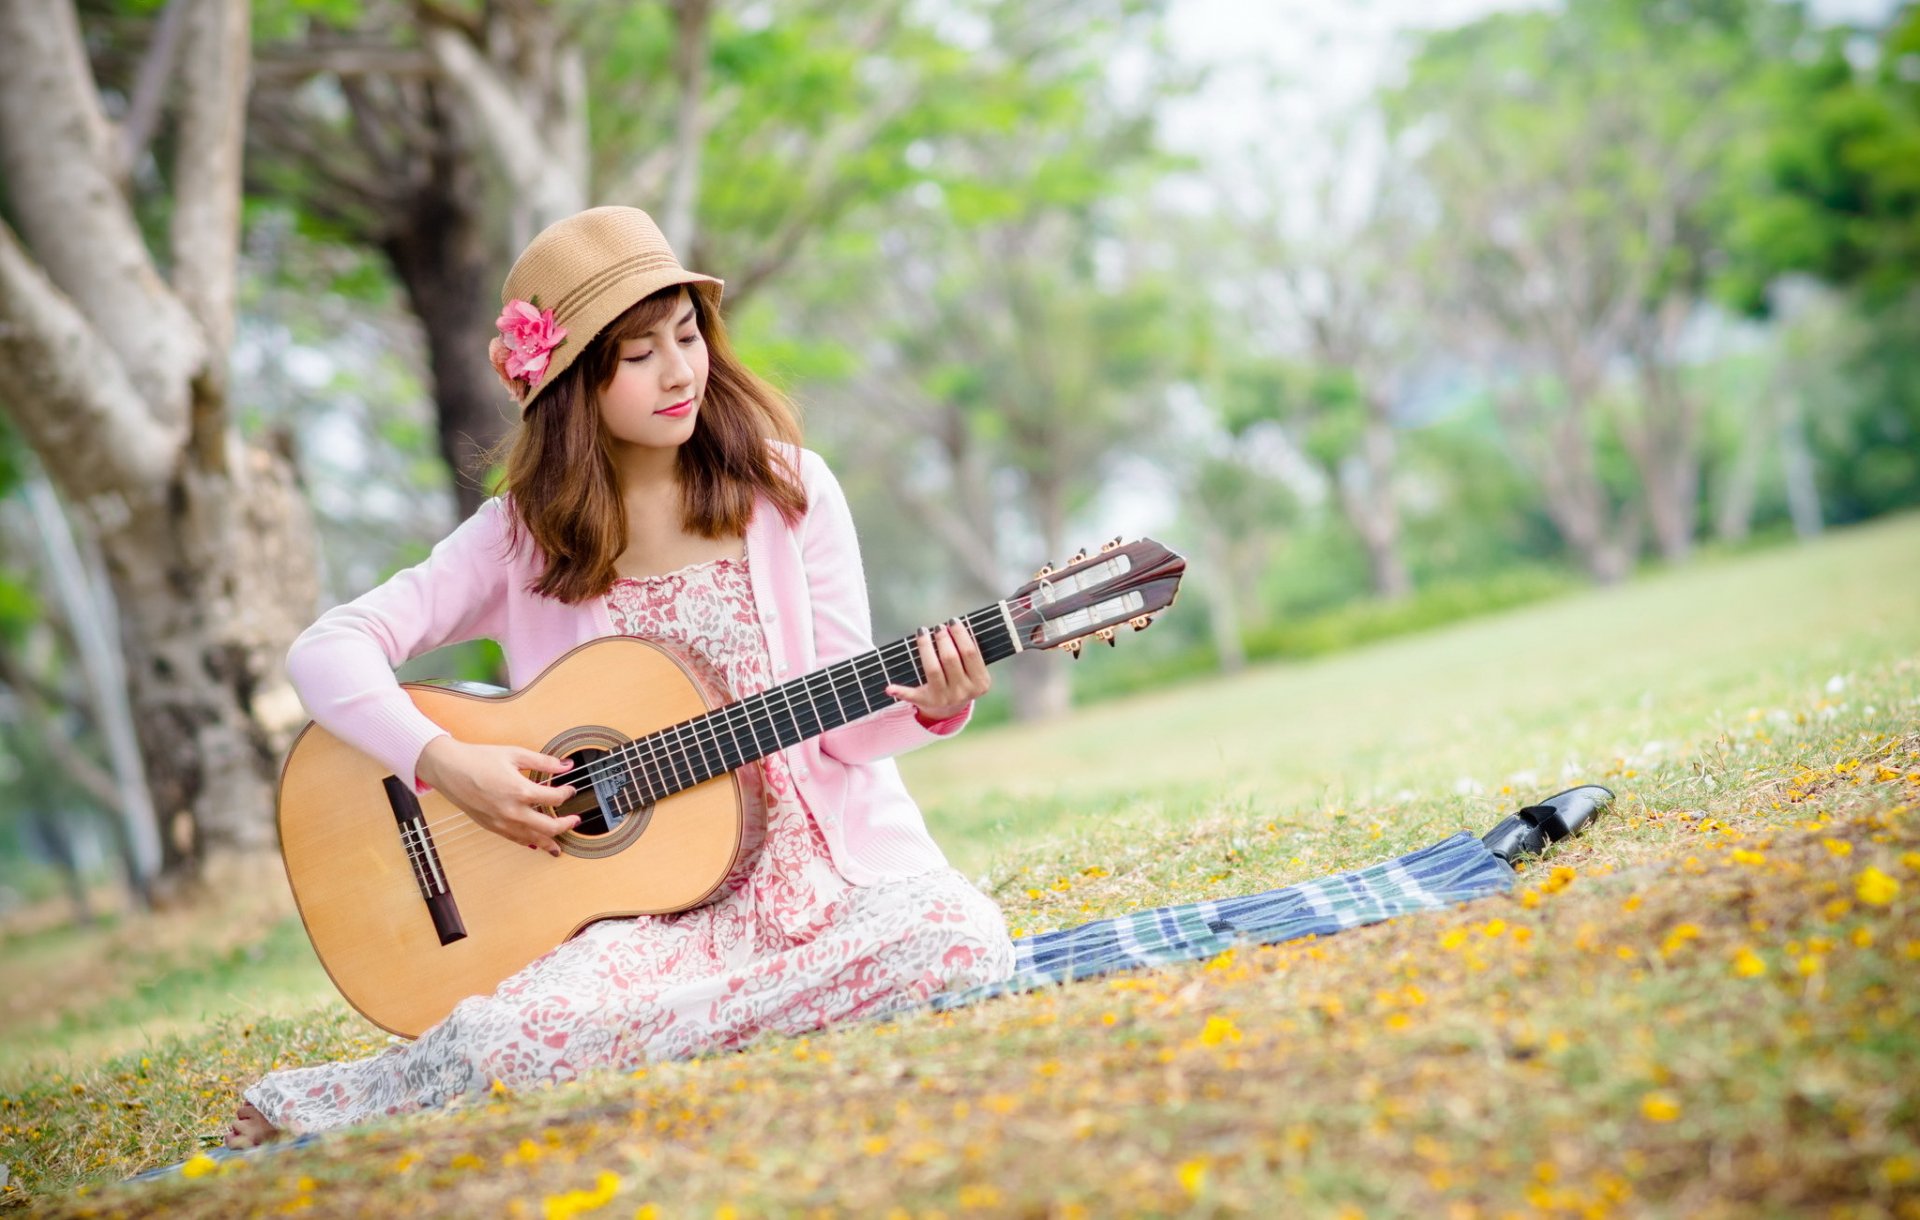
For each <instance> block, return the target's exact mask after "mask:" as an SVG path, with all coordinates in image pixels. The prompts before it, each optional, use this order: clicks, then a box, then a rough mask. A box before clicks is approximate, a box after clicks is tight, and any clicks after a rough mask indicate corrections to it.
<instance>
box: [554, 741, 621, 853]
mask: <svg viewBox="0 0 1920 1220" xmlns="http://www.w3.org/2000/svg"><path fill="white" fill-rule="evenodd" d="M606 756H607V751H605V750H596V749H585V750H573V751H570V752H569V753H568V754H567V755H566V757H568V758H569V759H572V760H573V770H571V771H569V772H567V773H566V774H565V775H562V776H561V777H560V779H559V780H558V781H556V782H566V779H567V776H570V775H588V776H591V775H593V774H594V771H595V770H597V769H598V767H599V764H600V760H601V759H603V758H605V757H606ZM621 804H622V801H621V799H620V791H619V789H617V788H615V787H614V786H613V785H611V784H606V783H604V782H603V783H592V782H589V783H588V784H586V785H582V786H581V791H580V792H579V793H578V794H576V795H575V797H574V799H573V800H571V801H568V802H567V803H566V804H565V805H563V806H562V807H561V808H560V809H559V810H558V812H561V813H578V814H579V815H580V824H579V825H578V826H575V827H574V828H573V833H574V834H577V835H579V836H581V837H582V838H589V839H591V838H597V837H598V836H600V835H604V834H612V833H613V832H614V831H616V830H618V829H619V828H620V823H622V822H624V821H626V820H627V814H626V812H625V811H624V810H622V809H621V808H620V806H621ZM576 806H578V807H576Z"/></svg>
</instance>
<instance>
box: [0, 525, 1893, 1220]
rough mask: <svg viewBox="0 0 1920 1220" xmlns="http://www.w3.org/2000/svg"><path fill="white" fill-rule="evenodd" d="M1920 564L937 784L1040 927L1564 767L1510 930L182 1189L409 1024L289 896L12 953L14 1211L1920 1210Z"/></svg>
mask: <svg viewBox="0 0 1920 1220" xmlns="http://www.w3.org/2000/svg"><path fill="white" fill-rule="evenodd" d="M1916 555H1920V519H1913V518H1907V519H1901V520H1896V521H1892V522H1886V523H1882V524H1879V525H1876V526H1872V527H1869V528H1865V529H1859V530H1852V531H1847V532H1845V533H1843V534H1840V535H1837V536H1834V537H1831V538H1828V539H1826V540H1823V541H1822V542H1821V543H1819V544H1818V545H1815V546H1810V547H1803V548H1795V549H1791V550H1781V551H1769V552H1764V553H1759V554H1752V555H1745V556H1738V557H1730V558H1727V559H1724V560H1717V561H1714V562H1711V563H1708V564H1703V565H1701V566H1699V567H1696V568H1693V569H1689V570H1683V571H1675V572H1666V573H1662V574H1660V575H1658V576H1655V577H1652V578H1649V579H1647V580H1644V581H1642V582H1640V583H1637V584H1634V585H1631V586H1628V587H1625V588H1622V589H1617V590H1610V591H1603V592H1596V593H1592V594H1587V595H1582V596H1578V597H1573V598H1567V599H1563V600H1558V601H1555V602H1552V603H1549V604H1546V605H1540V606H1534V607H1531V608H1527V609H1524V610H1518V611H1514V612H1511V613H1508V614H1504V615H1501V616H1498V617H1496V618H1493V619H1485V620H1476V621H1473V622H1469V623H1463V624H1458V625H1455V626H1452V627H1449V628H1447V629H1444V630H1442V631H1437V632H1432V633H1428V634H1425V635H1421V636H1418V637H1409V638H1403V639H1396V640H1394V641H1391V642H1387V643H1384V644H1381V645H1377V646H1374V647H1371V648H1368V649H1365V650H1363V651H1359V652H1355V653H1349V654H1343V655H1339V656H1332V657H1326V658H1321V659H1318V660H1315V661H1312V662H1308V663H1303V664H1297V665H1280V666H1268V667H1262V668H1260V669H1258V670H1256V671H1253V672H1250V673H1247V674H1243V675H1240V676H1238V677H1235V678H1233V679H1227V680H1217V681H1209V682H1202V683H1195V684H1190V685H1188V686H1185V687H1182V688H1180V689H1177V690H1169V691H1164V692H1156V693H1154V694H1151V695H1145V696H1140V697H1136V698H1132V699H1129V700H1125V701H1119V702H1115V703H1110V704H1102V705H1099V706H1097V707H1094V708H1092V709H1089V710H1087V711H1085V712H1083V713H1081V714H1078V715H1076V716H1074V717H1072V718H1069V719H1066V720H1063V721H1061V722H1059V723H1056V724H1050V725H1043V726H1022V727H1020V728H1017V729H1005V730H994V731H988V732H980V733H969V734H967V735H965V736H963V737H962V738H961V739H959V740H957V741H955V742H952V743H948V744H944V745H942V746H940V747H938V748H935V749H929V750H925V751H921V752H918V753H916V754H913V755H911V756H908V757H907V758H905V759H903V760H902V766H903V768H904V769H905V770H906V771H907V773H908V779H909V783H910V785H911V786H912V787H913V788H914V790H915V792H916V793H917V794H918V795H920V797H921V798H922V803H923V804H924V805H925V806H926V808H927V809H928V812H929V818H930V820H931V821H932V822H933V824H934V825H935V827H936V832H937V834H938V835H939V836H940V838H941V839H942V841H943V843H945V844H946V845H948V847H949V849H950V854H951V855H952V856H953V857H954V859H955V861H956V863H958V864H960V865H962V866H963V867H964V868H966V869H967V870H968V871H969V872H970V873H973V874H975V875H977V876H979V877H980V878H981V879H982V880H983V881H984V882H985V884H986V885H987V887H988V888H989V889H990V890H991V891H992V892H993V893H994V895H995V897H996V898H997V899H998V900H999V901H1000V902H1001V904H1002V906H1003V907H1004V908H1005V909H1006V910H1007V912H1008V916H1009V919H1010V921H1011V922H1012V923H1013V924H1015V925H1016V926H1018V927H1021V928H1023V929H1025V930H1028V931H1032V930H1037V929H1041V928H1047V927H1056V926H1063V925H1066V924H1070V923H1073V922H1077V921H1079V920H1082V919H1085V918H1090V917H1094V916H1098V915H1102V914H1107V913H1111V912H1116V911H1120V910H1126V909H1131V908H1134V907H1138V906H1143V905H1150V904H1154V903H1159V902H1166V901H1180V900H1185V899H1190V898H1194V897H1200V896H1206V895H1217V894H1225V893H1235V892H1244V891H1247V890H1253V889H1259V888H1264V887H1267V886H1271V885H1276V884H1283V883H1285V882H1288V881H1293V880H1299V879H1302V878H1305V877H1309V876H1317V875H1320V874H1323V873H1327V872H1330V871H1335V870H1337V869H1341V868H1345V867H1350V866H1354V865H1358V864H1363V863H1368V862H1371V861H1373V860H1377V859H1379V858H1381V857H1383V856H1388V855H1392V854H1395V853H1398V852H1401V851H1405V850H1409V849H1411V848H1414V847H1417V846H1420V845H1422V844H1424V843H1426V842H1429V841H1432V840H1433V839H1436V838H1439V837H1441V836H1443V835H1445V834H1447V833H1451V832H1452V831H1453V830H1456V829H1459V828H1461V827H1463V826H1465V827H1471V828H1473V829H1476V830H1477V829H1482V828H1484V827H1485V826H1486V825H1488V824H1490V823H1491V821H1492V820H1493V819H1494V817H1495V816H1497V815H1498V814H1499V813H1501V812H1504V811H1506V810H1508V809H1511V808H1512V807H1513V806H1514V805H1515V804H1517V803H1519V800H1520V799H1521V798H1524V797H1526V796H1529V795H1537V794H1540V793H1543V792H1546V791H1552V790H1554V789H1556V788H1558V787H1561V786H1563V782H1564V781H1565V780H1566V779H1568V778H1570V777H1574V776H1577V777H1580V778H1595V779H1601V780H1603V781H1604V782H1607V783H1609V784H1610V785H1611V786H1613V787H1615V788H1616V790H1618V791H1619V792H1620V793H1621V799H1620V800H1619V802H1618V803H1617V804H1616V807H1615V809H1614V810H1613V811H1611V812H1610V813H1609V814H1608V815H1607V816H1606V818H1605V819H1604V820H1603V821H1602V822H1601V823H1600V824H1599V826H1598V828H1597V829H1596V831H1595V832H1594V833H1592V834H1590V835H1589V836H1586V837H1584V838H1582V839H1580V840H1578V841H1575V842H1572V843H1569V844H1566V845H1563V847H1562V848H1561V849H1559V851H1558V852H1557V853H1556V854H1555V855H1554V856H1553V857H1552V858H1551V859H1550V860H1549V861H1548V862H1546V863H1544V864H1539V865H1535V866H1532V867H1529V868H1527V869H1526V870H1524V871H1523V872H1522V874H1521V878H1520V885H1519V887H1518V888H1517V889H1516V891H1515V893H1514V894H1513V895H1512V896H1511V897H1504V898H1497V899H1489V900H1486V901H1483V902H1479V903H1475V904H1472V905H1470V906H1468V907H1464V908H1460V909H1457V910H1453V911H1449V912H1441V913H1436V914H1431V915H1425V916H1418V917H1412V918H1407V919H1402V920H1397V921H1393V922H1391V923H1388V924H1384V925H1380V926H1377V927H1373V928H1368V929H1361V930H1357V931H1353V932H1349V933H1345V934H1343V935H1341V936H1338V937H1334V938H1330V939H1326V940H1322V941H1312V942H1301V943H1295V944H1291V945H1283V946H1276V947H1272V948H1264V949H1243V950H1238V951H1235V952H1234V953H1232V954H1229V955H1226V956H1224V957H1222V958H1217V959H1214V960H1213V961H1211V962H1207V963H1195V964H1192V965H1189V966H1185V967H1178V968H1172V969H1167V970H1161V971H1155V972H1152V973H1143V974H1138V975H1132V976H1125V977H1120V978H1115V979H1111V980H1105V981H1096V982H1091V983H1085V984H1081V985H1077V986H1074V987H1069V988H1064V989H1060V990H1058V991H1053V992H1047V993H1042V994H1037V995H1031V996H1025V997H1019V998H1014V999H1006V1000H1001V1001H995V1002H993V1003H990V1004H986V1005H982V1006H978V1007H975V1008H971V1009H965V1010H961V1011H958V1012H954V1013H949V1014H942V1015H935V1014H926V1013H922V1014H916V1015H909V1016H905V1017H901V1018H898V1019H895V1020H893V1021H889V1022H887V1023H884V1024H867V1025H856V1026H852V1027H848V1028H846V1029H843V1030H838V1031H834V1032H832V1033H830V1034H827V1035H823V1036H818V1037H815V1038H812V1039H806V1040H799V1041H783V1040H770V1041H767V1042H764V1043H762V1044H760V1045H758V1046H757V1047H755V1048H751V1049H749V1050H748V1051H746V1052H745V1053H741V1054H733V1055H722V1056H716V1057H713V1058H709V1059H705V1060H693V1061H689V1062H682V1063H665V1064H657V1065H653V1066H652V1067H650V1068H649V1069H647V1070H645V1071H644V1072H641V1073H637V1074H635V1075H633V1076H617V1075H616V1076H604V1077H601V1078H597V1079H594V1080H591V1081H587V1082H583V1083H581V1084H578V1085H574V1086H569V1087H566V1088H560V1089H554V1090H542V1091H536V1092H533V1093H529V1094H525V1095H517V1096H516V1095H506V1096H488V1097H483V1098H478V1099H475V1100H474V1101H472V1102H471V1103H470V1104H467V1105H464V1106H461V1107H458V1108H456V1109H455V1110H454V1111H453V1112H451V1113H437V1114H433V1115H422V1116H414V1117H411V1118H407V1119H400V1120H394V1121H390V1122H388V1123H384V1124H378V1125H374V1126H370V1127H367V1128H364V1129H362V1130H359V1131H356V1132H353V1133H348V1134H343V1135H341V1136H338V1137H335V1138H331V1139H328V1140H324V1141H321V1142H320V1143H319V1144H317V1145H315V1146H312V1147H309V1148H304V1149H298V1150H293V1151H290V1152H286V1153H283V1154H280V1155H276V1156H269V1157H262V1158H258V1159H257V1160H254V1161H251V1162H248V1163H244V1164H242V1165H241V1166H239V1167H237V1168H232V1169H227V1170H222V1171H215V1172H209V1173H207V1174H205V1175H203V1176H198V1177H196V1178H194V1179H191V1180H174V1181H171V1182H167V1183H160V1184H153V1185H147V1186H143V1187H138V1188H135V1187H118V1186H112V1185H110V1184H111V1183H112V1182H113V1181H114V1180H115V1179H117V1178H119V1177H121V1176H124V1175H125V1174H127V1173H129V1172H132V1171H135V1170H137V1169H140V1168H144V1167H147V1166H149V1165H152V1164H156V1163H161V1162H164V1161H168V1160H178V1159H181V1158H183V1157H186V1156H189V1155H191V1154H192V1153H193V1152H194V1151H195V1149H196V1148H197V1147H198V1146H199V1142H200V1139H201V1138H202V1136H203V1135H211V1134H212V1133H214V1132H216V1131H218V1130H220V1129H221V1123H220V1117H221V1116H222V1115H224V1114H225V1113H226V1112H227V1111H228V1109H229V1107H230V1106H231V1104H232V1102H233V1097H234V1092H235V1090H236V1089H237V1088H238V1086H239V1085H240V1084H241V1083H244V1082H245V1081H246V1080H248V1079H250V1078H251V1077H252V1076H253V1075H255V1074H257V1073H258V1072H260V1071H262V1070H265V1069H267V1068H268V1067H270V1066H272V1065H274V1064H276V1063H286V1064H292V1063H304V1062H313V1061H316V1060H318V1059H321V1058H324V1057H328V1056H335V1055H343V1054H359V1053H365V1052H366V1051H368V1050H370V1049H373V1048H375V1047H377V1046H378V1045H379V1044H381V1043H382V1042H383V1041H384V1038H383V1037H382V1036H380V1035H378V1033H377V1031H373V1030H372V1029H371V1028H370V1027H369V1026H367V1025H366V1024H365V1023H364V1022H363V1021H360V1020H359V1019H358V1018H357V1017H354V1016H352V1015H351V1014H350V1013H348V1012H347V1011H345V1010H344V1008H343V1006H342V1005H340V1004H339V1003H338V1002H337V1001H335V1000H331V999H317V998H316V997H317V996H324V995H325V993H324V991H314V990H310V989H309V987H310V985H311V984H312V983H313V982H314V978H313V975H314V974H315V973H317V972H315V971H314V970H313V968H312V967H311V966H310V965H306V966H303V965H302V963H301V961H300V957H299V953H298V950H299V949H300V948H301V946H300V945H299V942H298V940H297V939H293V938H290V937H289V935H288V932H287V930H286V925H285V924H284V922H281V921H279V920H277V919H276V917H275V916H274V913H273V907H272V903H273V901H275V900H274V899H273V898H272V897H271V896H268V894H269V891H268V889H267V887H265V886H264V885H263V886H261V887H260V889H259V892H260V894H261V895H262V896H261V897H259V898H258V899H257V904H258V905H257V906H256V908H255V909H254V910H253V911H251V912H250V913H248V915H247V916H246V917H245V918H239V919H235V918H232V917H230V916H223V915H220V914H219V913H212V914H209V913H191V912H187V913H178V914H176V915H174V916H171V917H169V918H168V920H163V921H160V923H159V924H158V925H157V926H156V927H154V928H152V929H148V930H147V931H146V932H144V933H143V932H141V930H140V929H138V928H135V927H132V926H130V925H128V924H125V923H123V924H121V925H120V926H118V927H115V928H111V929H107V930H104V931H95V932H88V933H57V934H56V933H42V934H37V935H36V936H33V937H23V938H16V939H15V940H9V941H6V942H0V966H3V967H4V969H5V972H6V978H7V980H8V988H9V991H10V992H13V991H15V990H16V985H18V986H30V984H27V983H25V982H24V981H23V980H25V979H26V978H27V976H28V974H29V973H30V972H31V971H42V972H44V971H46V970H48V969H50V968H51V967H52V965H53V964H58V965H59V966H60V969H61V970H63V971H65V974H64V976H63V977H65V978H66V979H67V980H68V984H67V986H65V987H64V988H63V987H56V986H51V985H45V986H41V987H40V988H39V990H38V991H36V992H33V994H32V995H30V996H24V998H23V999H22V1000H21V1001H20V1002H18V1003H11V1002H10V1003H9V1004H8V1006H7V1007H5V1008H4V1009H0V1013H3V1014H4V1021H5V1024H4V1025H0V1033H3V1034H4V1042H5V1048H6V1049H5V1057H4V1059H0V1092H4V1099H3V1100H0V1107H3V1109H0V1161H4V1162H5V1163H7V1164H8V1165H9V1166H11V1169H12V1176H13V1182H12V1184H11V1185H10V1186H9V1188H8V1195H7V1198H8V1199H9V1200H10V1201H14V1202H21V1203H30V1204H32V1205H33V1206H35V1207H37V1208H41V1209H44V1210H45V1211H47V1212H48V1213H49V1214H55V1215H80V1214H102V1215H106V1214H134V1213H143V1212H150V1211H165V1212H167V1213H168V1214H176V1213H177V1214H181V1215H187V1216H193V1215H225V1214H230V1213H232V1212H235V1211H240V1210H247V1209H252V1210H256V1211H259V1212H262V1213H267V1214H276V1213H279V1212H282V1211H299V1210H306V1211H312V1212H314V1213H316V1214H340V1215H348V1214H360V1213H373V1214H385V1213H388V1212H406V1211H416V1212H428V1213H431V1212H446V1211H456V1212H460V1213H466V1214H494V1213H506V1214H525V1215H576V1214H587V1213H588V1211H591V1214H595V1215H620V1216H631V1215H636V1214H648V1211H647V1209H648V1208H653V1209H654V1211H655V1214H659V1215H675V1216H677V1215H700V1216H710V1215H712V1216H717V1215H723V1214H727V1212H728V1209H732V1212H733V1214H737V1215H741V1216H747V1215H759V1214H793V1215H813V1214H821V1215H863V1214H888V1212H889V1209H894V1208H898V1209H899V1210H900V1211H901V1212H902V1213H904V1214H909V1215H914V1216H925V1215H929V1214H933V1213H939V1214H943V1215H947V1216H956V1215H961V1214H969V1213H979V1214H1017V1215H1053V1216H1071V1215H1088V1216H1098V1215H1108V1214H1121V1213H1125V1214H1156V1215H1189V1214H1191V1215H1226V1214H1237V1213H1247V1212H1253V1213H1263V1214H1273V1213H1275V1212H1288V1213H1298V1214H1307V1215H1340V1214H1364V1215H1370V1216H1371V1215H1409V1216H1412V1215H1420V1216H1426V1215H1450V1216H1463V1217H1464V1216H1497V1215H1503V1214H1528V1215H1533V1214H1562V1215H1606V1214H1612V1213H1618V1212H1625V1213H1632V1214H1650V1215H1674V1216H1680V1215H1685V1216H1715V1215H1724V1216H1735V1215H1740V1216H1745V1215H1789V1214H1793V1215H1798V1214H1806V1213H1808V1212H1810V1211H1827V1212H1831V1213H1833V1214H1851V1215H1859V1216H1902V1215H1913V1216H1920V1138H1916V1133H1917V1132H1920V1094H1917V1091H1916V1089H1915V1087H1914V1085H1913V1083H1912V1082H1913V1081H1914V1080H1915V1079H1920V988H1916V987H1915V985H1914V983H1913V980H1914V979H1915V978H1916V977H1920V817H1916V816H1915V814H1914V807H1915V806H1916V804H1920V614H1916V613H1915V610H1914V607H1916V606H1920V564H1915V563H1914V558H1915V556H1916ZM1176 612H1178V611H1176ZM1101 663H1107V664H1124V663H1125V657H1124V655H1123V654H1122V653H1120V652H1116V653H1114V654H1112V655H1111V656H1108V655H1106V654H1105V652H1104V650H1103V651H1102V654H1101V655H1099V656H1097V657H1092V658H1089V659H1088V660H1086V661H1083V662H1082V664H1101ZM983 776H987V777H991V778H990V779H988V780H985V781H983V780H982V779H981V777H983ZM143 935H147V936H152V937H154V938H155V946H154V948H152V949H151V950H150V951H148V950H145V949H143V948H142V946H143V943H144V942H143V941H142V936H143ZM203 938H204V939H203ZM202 944H204V946H205V947H204V948H203V949H202V948H199V947H198V946H200V945H202ZM250 945H251V946H256V947H257V958H258V960H257V961H256V960H255V955H256V950H250V949H249V948H248V946H250ZM236 953H237V956H236ZM303 970H304V971H306V972H307V973H306V974H305V975H304V976H303V974H302V971H303ZM114 971H122V972H131V973H130V976H129V977H130V978H131V980H132V981H130V982H126V983H115V982H112V981H111V972H114ZM103 980H106V981H103ZM303 980H304V981H303ZM319 986H320V987H322V988H324V980H321V981H320V983H319ZM149 995H150V996H152V997H153V999H152V1000H151V1001H148V1000H146V999H143V998H142V997H144V996H149ZM11 999H12V997H11V996H10V1000H11ZM23 1004H24V1005H25V1008H24V1009H23V1007H22V1005H23ZM23 1011H25V1012H31V1013H32V1014H34V1015H32V1016H31V1017H29V1016H26V1015H22V1014H23ZM82 1189H84V1190H85V1192H86V1193H79V1192H80V1191H81V1190H82Z"/></svg>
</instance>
